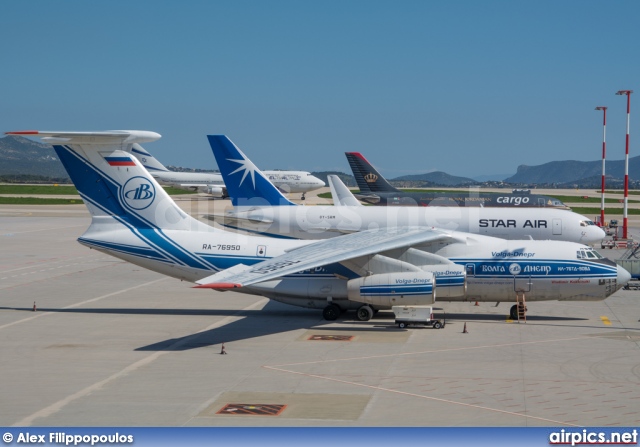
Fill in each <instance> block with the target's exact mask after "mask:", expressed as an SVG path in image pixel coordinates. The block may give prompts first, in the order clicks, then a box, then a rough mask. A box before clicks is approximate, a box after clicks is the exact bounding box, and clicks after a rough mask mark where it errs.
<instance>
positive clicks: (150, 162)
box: [130, 143, 169, 173]
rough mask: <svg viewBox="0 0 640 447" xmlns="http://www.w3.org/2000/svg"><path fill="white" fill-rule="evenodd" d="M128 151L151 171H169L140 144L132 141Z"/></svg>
mask: <svg viewBox="0 0 640 447" xmlns="http://www.w3.org/2000/svg"><path fill="white" fill-rule="evenodd" d="M130 152H131V153H132V154H133V155H134V156H135V157H136V158H137V159H138V160H140V163H142V166H144V167H145V169H146V170H147V171H149V172H151V173H153V172H154V171H156V172H169V170H168V169H167V168H166V167H165V166H164V165H163V164H162V163H160V162H159V161H158V159H157V158H155V157H154V156H153V155H151V154H150V153H149V151H147V150H146V149H144V148H143V147H142V146H140V145H139V144H138V143H133V144H132V145H131V150H130Z"/></svg>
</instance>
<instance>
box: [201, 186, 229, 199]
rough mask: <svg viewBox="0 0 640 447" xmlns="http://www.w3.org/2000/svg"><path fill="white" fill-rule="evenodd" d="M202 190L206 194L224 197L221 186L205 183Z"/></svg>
mask: <svg viewBox="0 0 640 447" xmlns="http://www.w3.org/2000/svg"><path fill="white" fill-rule="evenodd" d="M204 192H206V193H207V194H211V195H212V196H213V197H217V198H223V197H225V191H224V188H223V187H222V186H212V185H207V187H206V188H205V190H204Z"/></svg>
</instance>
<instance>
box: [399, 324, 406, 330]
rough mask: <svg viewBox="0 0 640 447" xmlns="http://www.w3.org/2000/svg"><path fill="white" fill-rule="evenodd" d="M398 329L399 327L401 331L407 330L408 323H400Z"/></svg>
mask: <svg viewBox="0 0 640 447" xmlns="http://www.w3.org/2000/svg"><path fill="white" fill-rule="evenodd" d="M398 327H399V328H400V329H404V328H406V327H407V323H398Z"/></svg>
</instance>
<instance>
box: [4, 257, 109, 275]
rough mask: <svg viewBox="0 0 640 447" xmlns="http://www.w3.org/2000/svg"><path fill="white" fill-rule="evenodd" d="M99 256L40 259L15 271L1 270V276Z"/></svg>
mask: <svg viewBox="0 0 640 447" xmlns="http://www.w3.org/2000/svg"><path fill="white" fill-rule="evenodd" d="M99 256H102V255H88V256H79V257H76V258H73V259H70V258H71V257H70V256H65V257H62V258H49V259H42V260H39V261H36V262H33V265H28V266H26V267H19V268H15V269H11V270H2V274H3V275H4V274H6V273H11V272H17V271H18V270H25V269H34V268H38V267H43V266H46V265H51V264H56V263H58V262H63V261H70V260H73V261H75V260H78V259H90V258H97V257H99ZM52 259H53V261H52ZM45 263H46V264H45ZM56 268H60V267H56ZM49 270H51V269H49ZM40 271H42V270H40ZM6 278H9V277H8V276H7V277H4V278H0V279H6Z"/></svg>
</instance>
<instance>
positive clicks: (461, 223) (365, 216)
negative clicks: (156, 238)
mask: <svg viewBox="0 0 640 447" xmlns="http://www.w3.org/2000/svg"><path fill="white" fill-rule="evenodd" d="M209 143H210V144H211V148H212V149H213V153H214V156H215V157H216V160H217V162H218V167H219V168H220V172H221V174H222V176H223V178H224V181H225V183H226V185H227V190H228V191H229V196H230V197H231V200H232V203H233V205H234V207H235V209H234V211H232V212H231V213H228V214H227V215H225V216H215V215H212V216H207V217H208V218H209V219H213V220H216V221H218V222H220V223H221V224H222V225H226V226H228V227H232V228H240V229H245V230H249V231H255V232H259V233H263V234H267V235H272V236H280V237H293V238H296V239H321V238H328V237H333V236H336V235H338V234H343V233H352V232H354V231H360V230H362V229H367V228H372V227H377V228H382V227H396V226H427V227H437V228H443V229H450V230H456V231H464V232H469V233H474V234H482V235H486V236H495V237H500V238H504V239H525V238H533V239H536V240H556V241H572V242H580V243H583V244H592V243H595V242H599V241H601V240H602V239H603V238H604V236H605V234H604V231H603V230H602V229H601V228H599V227H598V226H596V225H595V224H594V223H593V222H592V221H591V220H589V219H588V218H586V217H585V216H581V215H580V214H576V213H574V212H572V211H569V210H563V209H555V208H515V207H468V206H461V207H455V206H446V207H438V206H433V207H431V206H430V207H415V206H413V207H410V206H407V207H389V206H387V207H376V206H342V207H335V206H312V207H302V206H291V205H295V204H294V203H292V202H290V201H289V200H287V199H286V198H285V197H284V196H283V195H282V194H280V192H279V191H278V190H277V189H276V188H274V187H273V185H270V184H269V182H265V183H264V184H260V187H259V188H258V187H256V185H257V183H256V184H255V185H254V183H253V182H250V181H246V179H247V176H250V177H251V179H253V178H254V177H255V176H257V172H259V170H258V169H257V168H256V166H255V165H254V164H253V163H251V161H250V160H249V159H248V158H247V157H246V155H245V154H244V153H242V151H240V149H238V148H237V147H236V146H235V145H234V144H233V142H231V140H229V139H228V138H227V137H226V136H224V135H216V136H210V137H209ZM280 205H284V206H280ZM352 205H353V204H352Z"/></svg>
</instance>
